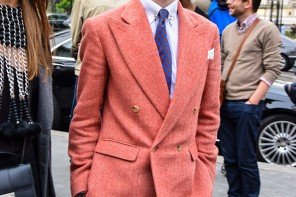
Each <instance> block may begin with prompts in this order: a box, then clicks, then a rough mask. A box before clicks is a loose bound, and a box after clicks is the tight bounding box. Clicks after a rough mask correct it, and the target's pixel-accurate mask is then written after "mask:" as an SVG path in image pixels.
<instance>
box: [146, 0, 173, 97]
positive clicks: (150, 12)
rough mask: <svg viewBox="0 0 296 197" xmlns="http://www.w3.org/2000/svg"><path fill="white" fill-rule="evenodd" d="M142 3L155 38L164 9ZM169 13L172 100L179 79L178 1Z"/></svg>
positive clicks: (167, 24) (167, 22)
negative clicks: (158, 16)
mask: <svg viewBox="0 0 296 197" xmlns="http://www.w3.org/2000/svg"><path fill="white" fill-rule="evenodd" d="M141 3H142V5H143V7H144V9H145V12H146V15H147V18H148V21H149V24H150V27H151V30H152V33H153V35H154V37H155V32H156V28H157V25H158V18H157V15H158V12H159V11H160V9H162V7H161V6H159V5H158V4H157V3H155V2H153V1H152V0H141ZM164 9H166V10H167V11H169V20H166V32H167V37H168V42H169V45H170V49H171V53H172V54H171V55H172V82H171V91H170V98H172V97H173V94H174V91H175V85H176V77H177V53H178V31H179V22H178V14H177V10H178V0H175V1H173V2H172V3H171V4H170V5H168V6H167V7H165V8H164Z"/></svg>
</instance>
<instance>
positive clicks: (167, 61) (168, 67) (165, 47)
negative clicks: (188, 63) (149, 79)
mask: <svg viewBox="0 0 296 197" xmlns="http://www.w3.org/2000/svg"><path fill="white" fill-rule="evenodd" d="M168 16H169V12H168V11H167V10H166V9H161V10H160V11H159V13H158V17H159V22H158V25H157V28H156V33H155V42H156V45H157V49H158V53H159V57H160V60H161V64H162V68H163V71H164V75H165V78H166V82H167V85H168V89H169V92H170V89H171V82H172V54H171V49H170V45H169V42H168V38H167V34H166V28H165V21H166V19H167V18H168Z"/></svg>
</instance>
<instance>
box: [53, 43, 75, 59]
mask: <svg viewBox="0 0 296 197" xmlns="http://www.w3.org/2000/svg"><path fill="white" fill-rule="evenodd" d="M71 46H72V44H71V40H69V41H68V42H66V43H64V44H63V45H61V46H59V47H58V48H57V49H56V50H55V51H53V55H55V56H60V57H72V56H71Z"/></svg>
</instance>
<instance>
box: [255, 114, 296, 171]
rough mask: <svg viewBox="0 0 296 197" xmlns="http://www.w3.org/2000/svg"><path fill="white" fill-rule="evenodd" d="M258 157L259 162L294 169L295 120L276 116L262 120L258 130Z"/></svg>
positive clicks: (288, 116)
mask: <svg viewBox="0 0 296 197" xmlns="http://www.w3.org/2000/svg"><path fill="white" fill-rule="evenodd" d="M259 131H260V135H259V139H258V156H259V159H260V160H261V161H265V162H268V163H274V164H279V165H290V166H294V167H296V119H295V117H294V116H292V115H284V114H277V115H272V116H268V117H266V118H264V119H263V120H262V125H261V127H260V129H259Z"/></svg>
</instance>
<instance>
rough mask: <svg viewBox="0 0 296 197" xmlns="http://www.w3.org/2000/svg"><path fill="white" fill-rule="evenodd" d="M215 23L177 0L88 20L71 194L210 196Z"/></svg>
mask: <svg viewBox="0 0 296 197" xmlns="http://www.w3.org/2000/svg"><path fill="white" fill-rule="evenodd" d="M219 48H220V46H219V34H218V30H217V27H216V26H215V25H213V24H212V23H211V22H209V21H208V20H207V19H205V18H204V17H202V16H199V15H197V14H196V13H194V12H191V11H189V10H187V9H184V8H183V7H182V5H181V4H180V3H179V1H178V0H130V1H129V2H128V3H127V4H125V5H123V6H121V7H119V8H116V9H113V10H111V11H107V12H105V13H103V14H101V15H99V16H96V17H94V18H91V19H88V20H87V21H86V22H85V25H84V27H83V38H82V42H81V48H80V57H81V60H82V69H81V73H80V77H79V84H78V103H77V106H76V108H75V111H74V117H73V120H72V123H71V126H70V142H69V155H70V157H71V190H72V196H85V195H86V196H89V197H96V196H201V197H207V196H211V195H212V190H213V183H214V179H215V163H216V157H217V148H216V147H215V141H216V136H217V130H218V127H219V120H220V119H219V107H220V103H219V87H220V73H221V71H220V54H219V51H220V49H219Z"/></svg>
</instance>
